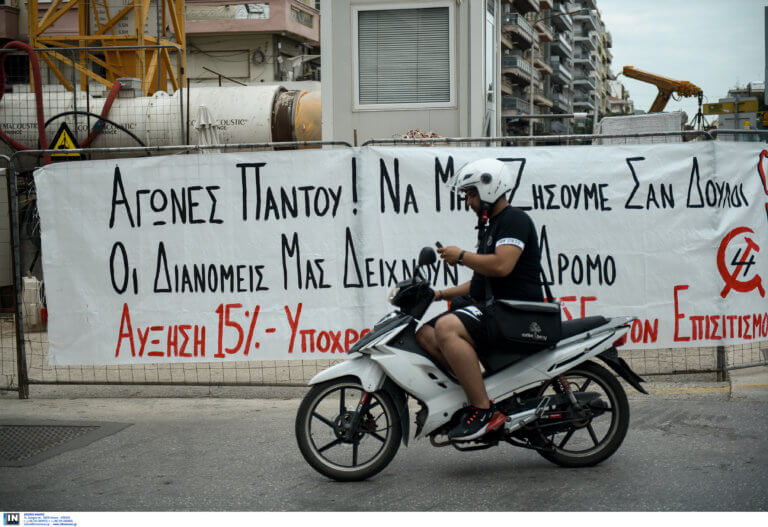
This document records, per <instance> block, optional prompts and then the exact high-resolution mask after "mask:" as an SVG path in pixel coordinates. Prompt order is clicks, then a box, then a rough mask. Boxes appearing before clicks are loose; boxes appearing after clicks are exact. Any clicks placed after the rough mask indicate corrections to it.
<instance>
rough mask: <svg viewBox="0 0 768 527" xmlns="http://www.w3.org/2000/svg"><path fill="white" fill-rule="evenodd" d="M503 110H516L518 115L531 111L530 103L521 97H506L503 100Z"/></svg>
mask: <svg viewBox="0 0 768 527" xmlns="http://www.w3.org/2000/svg"><path fill="white" fill-rule="evenodd" d="M501 109H502V110H515V111H516V112H517V113H518V114H527V113H528V111H529V110H530V103H529V102H528V101H526V100H524V99H521V98H520V97H515V96H511V95H504V96H503V97H502V98H501Z"/></svg>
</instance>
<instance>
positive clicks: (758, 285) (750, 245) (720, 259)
mask: <svg viewBox="0 0 768 527" xmlns="http://www.w3.org/2000/svg"><path fill="white" fill-rule="evenodd" d="M747 232H748V233H751V234H754V231H753V230H752V229H750V228H749V227H737V228H736V229H733V230H732V231H731V232H730V233H728V236H726V237H725V238H723V241H722V242H720V248H719V249H718V250H717V270H718V271H720V276H722V277H723V280H724V281H725V287H724V288H723V291H722V292H721V293H720V296H722V297H723V298H725V297H726V296H728V293H730V292H731V289H733V290H735V291H738V292H740V293H748V292H750V291H752V290H753V289H757V290H758V291H760V296H762V297H764V296H765V288H763V280H762V278H760V275H755V276H754V277H753V278H752V279H750V280H747V281H746V282H741V281H739V280H736V277H737V276H738V274H739V271H740V270H741V267H739V266H738V265H737V266H736V268H735V269H734V270H733V272H730V271H729V270H728V267H727V266H726V264H725V249H726V248H727V247H728V244H729V243H730V242H731V240H733V239H734V238H735V237H736V236H738V235H739V234H744V233H747ZM745 240H746V242H747V250H746V251H744V254H742V255H741V260H740V261H739V263H746V261H747V257H748V256H749V253H751V252H752V251H753V250H754V251H755V252H759V251H760V247H759V246H758V245H757V244H756V243H755V242H754V241H752V239H751V238H746V237H745Z"/></svg>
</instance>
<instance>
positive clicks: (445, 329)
mask: <svg viewBox="0 0 768 527" xmlns="http://www.w3.org/2000/svg"><path fill="white" fill-rule="evenodd" d="M435 336H436V340H437V345H438V347H439V348H440V351H441V352H442V354H443V356H444V357H445V359H446V361H447V362H448V364H449V365H450V367H451V370H453V373H454V375H456V378H457V379H458V380H459V383H460V384H461V387H462V388H464V392H465V393H466V394H467V397H468V398H469V404H471V405H472V406H475V407H477V408H483V409H487V408H490V406H491V403H490V401H489V399H488V393H487V392H486V391H485V383H483V374H482V372H481V370H480V361H479V360H478V358H477V353H476V352H475V347H474V346H475V343H474V341H473V340H472V337H471V336H470V335H469V332H467V328H465V327H464V324H462V323H461V320H460V319H459V317H457V316H456V315H445V316H443V317H440V318H439V319H438V320H437V323H436V324H435Z"/></svg>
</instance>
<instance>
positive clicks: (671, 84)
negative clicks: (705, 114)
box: [623, 66, 703, 113]
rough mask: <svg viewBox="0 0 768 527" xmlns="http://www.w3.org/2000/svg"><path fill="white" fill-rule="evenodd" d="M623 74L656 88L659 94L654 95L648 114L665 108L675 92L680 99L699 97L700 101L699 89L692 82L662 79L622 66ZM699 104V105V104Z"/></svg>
mask: <svg viewBox="0 0 768 527" xmlns="http://www.w3.org/2000/svg"><path fill="white" fill-rule="evenodd" d="M623 73H624V76H625V77H629V78H631V79H637V80H639V81H643V82H647V83H648V84H653V85H654V86H656V88H658V90H659V93H658V95H656V99H655V100H654V101H653V104H652V105H651V109H650V110H648V113H656V112H661V111H663V110H664V108H665V107H666V106H667V102H669V98H670V97H671V96H672V94H673V93H675V92H677V94H678V95H679V96H681V97H693V96H694V95H696V96H698V97H699V101H701V98H702V96H703V92H702V90H701V88H699V87H698V86H696V85H695V84H693V83H692V82H688V81H678V80H675V79H670V78H668V77H662V76H661V75H655V74H653V73H648V72H647V71H642V70H639V69H636V68H634V67H632V66H624V70H623ZM699 104H701V102H700V103H699Z"/></svg>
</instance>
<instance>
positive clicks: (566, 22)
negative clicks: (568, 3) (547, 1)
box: [551, 3, 573, 32]
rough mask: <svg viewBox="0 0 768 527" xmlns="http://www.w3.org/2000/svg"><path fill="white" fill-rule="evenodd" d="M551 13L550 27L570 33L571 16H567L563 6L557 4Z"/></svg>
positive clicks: (571, 27) (571, 25)
mask: <svg viewBox="0 0 768 527" xmlns="http://www.w3.org/2000/svg"><path fill="white" fill-rule="evenodd" d="M554 11H555V12H554V13H552V15H553V16H552V19H551V21H552V25H553V26H555V27H557V28H558V29H559V30H561V31H569V32H570V31H571V30H572V29H573V18H571V17H572V15H569V14H567V13H568V11H567V10H566V8H565V4H562V3H560V4H557V7H556V8H555V10H554Z"/></svg>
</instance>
